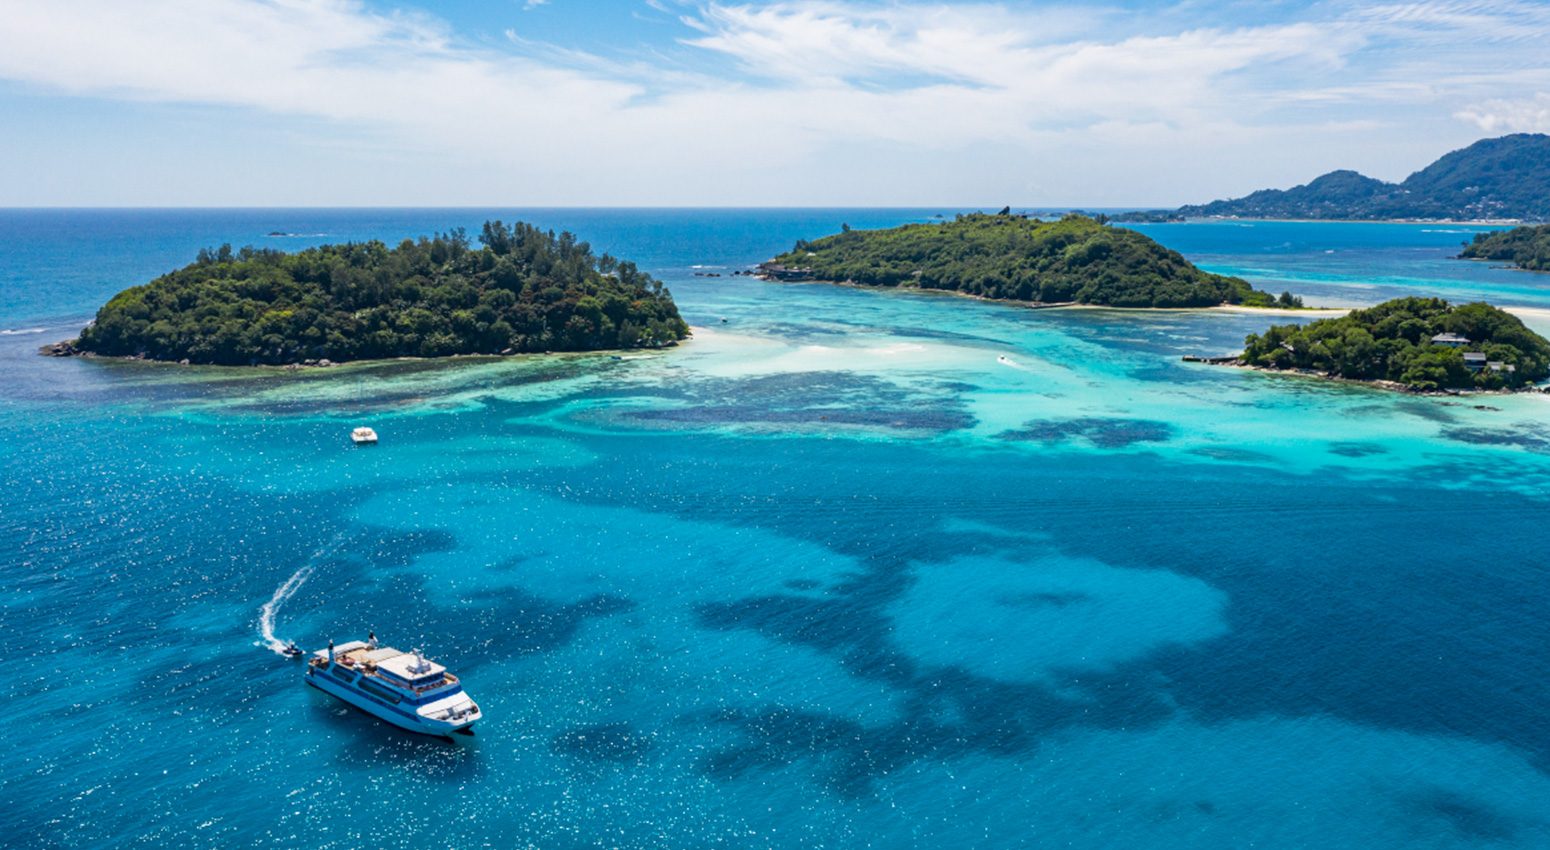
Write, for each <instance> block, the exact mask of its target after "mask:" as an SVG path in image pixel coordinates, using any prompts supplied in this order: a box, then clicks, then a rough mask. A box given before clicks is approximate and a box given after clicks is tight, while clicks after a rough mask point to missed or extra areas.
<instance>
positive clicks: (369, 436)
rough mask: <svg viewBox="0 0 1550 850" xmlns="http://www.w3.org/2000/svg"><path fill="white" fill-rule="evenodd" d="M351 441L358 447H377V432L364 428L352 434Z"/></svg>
mask: <svg viewBox="0 0 1550 850" xmlns="http://www.w3.org/2000/svg"><path fill="white" fill-rule="evenodd" d="M350 441H351V442H353V443H355V444H356V445H357V446H375V445H376V444H377V432H376V431H373V430H371V429H370V428H367V427H364V426H362V427H360V428H356V429H355V430H354V431H351V432H350Z"/></svg>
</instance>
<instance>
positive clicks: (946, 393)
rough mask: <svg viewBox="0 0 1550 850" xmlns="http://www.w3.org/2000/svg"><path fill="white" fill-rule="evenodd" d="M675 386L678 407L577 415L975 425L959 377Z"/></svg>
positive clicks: (931, 428)
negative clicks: (916, 381) (906, 382)
mask: <svg viewBox="0 0 1550 850" xmlns="http://www.w3.org/2000/svg"><path fill="white" fill-rule="evenodd" d="M677 389H678V391H679V392H680V393H681V394H682V395H681V396H680V398H681V399H682V400H683V401H684V402H685V404H684V405H683V406H679V407H647V408H642V407H617V408H598V409H593V410H589V411H586V412H585V413H584V414H580V415H582V416H585V417H587V418H589V419H600V420H602V421H603V422H605V423H610V422H613V423H620V422H622V423H627V424H635V425H637V426H639V425H647V426H657V427H660V426H662V425H696V426H701V425H711V426H714V425H725V424H731V425H765V426H769V427H772V428H777V429H781V430H785V429H790V428H792V427H796V428H814V427H816V428H824V427H835V426H839V427H860V428H887V429H893V430H898V431H917V432H927V433H943V432H947V431H954V430H959V429H962V428H969V427H972V426H973V425H974V422H975V419H974V417H973V416H972V415H971V414H970V413H969V412H968V409H967V407H966V406H965V404H964V402H963V401H962V393H963V390H964V389H965V386H964V385H963V384H962V383H960V382H934V383H928V384H926V385H924V386H923V387H920V388H911V387H905V386H901V385H899V384H895V383H892V382H889V381H886V380H883V379H881V378H875V377H871V376H866V375H855V374H852V373H848V372H832V371H830V372H789V373H780V374H775V375H760V376H756V377H751V378H742V379H711V380H701V381H696V382H693V383H690V384H685V385H682V386H680V387H678V388H677Z"/></svg>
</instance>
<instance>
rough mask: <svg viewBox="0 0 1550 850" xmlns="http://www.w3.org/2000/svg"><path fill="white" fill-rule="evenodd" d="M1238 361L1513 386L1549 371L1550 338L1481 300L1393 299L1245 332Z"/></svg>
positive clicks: (1432, 386)
mask: <svg viewBox="0 0 1550 850" xmlns="http://www.w3.org/2000/svg"><path fill="white" fill-rule="evenodd" d="M1239 362H1241V363H1242V364H1244V365H1248V366H1257V367H1261V368H1265V369H1286V370H1304V371H1311V372H1317V373H1320V374H1324V375H1327V376H1330V377H1339V378H1350V379H1355V380H1363V381H1381V382H1389V383H1392V384H1395V385H1401V386H1403V387H1405V388H1407V389H1411V390H1415V391H1421V392H1431V391H1437V390H1463V389H1486V390H1494V389H1516V388H1519V387H1522V386H1524V385H1526V384H1530V383H1533V382H1535V381H1542V380H1544V379H1545V378H1546V377H1547V376H1550V341H1547V340H1546V339H1545V338H1544V337H1542V336H1540V335H1539V334H1537V333H1534V332H1533V331H1531V330H1529V329H1528V328H1527V327H1524V325H1523V322H1522V321H1520V320H1519V319H1518V317H1516V316H1514V315H1512V314H1510V313H1508V312H1506V311H1505V310H1501V309H1498V308H1496V307H1492V306H1491V305H1489V304H1485V303H1483V302H1476V303H1473V304H1460V305H1457V306H1454V305H1450V304H1449V303H1448V302H1446V301H1444V300H1442V299H1440V298H1417V297H1411V298H1396V299H1394V300H1392V301H1385V302H1383V303H1382V304H1379V305H1377V306H1375V307H1369V308H1367V309H1364V310H1353V311H1351V312H1350V313H1349V314H1347V315H1345V316H1341V317H1339V318H1335V319H1319V320H1317V321H1313V322H1309V323H1308V324H1306V325H1301V326H1299V325H1276V326H1274V327H1271V328H1270V329H1269V330H1267V331H1265V332H1264V333H1263V334H1250V335H1249V337H1248V338H1247V339H1245V340H1244V343H1243V354H1242V356H1241V357H1240V358H1239Z"/></svg>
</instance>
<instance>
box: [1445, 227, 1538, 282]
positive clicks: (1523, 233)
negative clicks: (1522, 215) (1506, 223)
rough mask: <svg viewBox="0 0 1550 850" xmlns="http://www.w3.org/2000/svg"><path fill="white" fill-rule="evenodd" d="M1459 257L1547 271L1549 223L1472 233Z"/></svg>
mask: <svg viewBox="0 0 1550 850" xmlns="http://www.w3.org/2000/svg"><path fill="white" fill-rule="evenodd" d="M1459 256H1460V257H1464V258H1466V259H1471V260H1505V261H1507V262H1510V263H1512V264H1513V265H1515V266H1517V267H1518V268H1520V269H1528V270H1529V271H1536V272H1550V224H1542V225H1540V226H1538V227H1515V228H1513V229H1511V230H1497V231H1493V232H1490V233H1477V234H1475V241H1473V242H1471V243H1469V244H1468V245H1466V246H1464V251H1463V253H1461V254H1459Z"/></svg>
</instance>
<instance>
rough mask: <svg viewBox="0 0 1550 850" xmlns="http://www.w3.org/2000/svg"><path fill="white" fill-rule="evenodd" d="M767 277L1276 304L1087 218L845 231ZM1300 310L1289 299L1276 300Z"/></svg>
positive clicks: (1046, 296) (1093, 300)
mask: <svg viewBox="0 0 1550 850" xmlns="http://www.w3.org/2000/svg"><path fill="white" fill-rule="evenodd" d="M763 270H764V272H765V273H766V274H767V275H769V276H771V277H778V278H781V279H812V280H827V281H838V282H846V283H857V284H863V285H867V286H903V287H919V288H921V289H940V290H949V291H953V292H962V293H966V294H969V295H977V296H981V297H984V298H996V299H1006V300H1013V301H1030V302H1039V303H1069V302H1077V303H1082V304H1105V305H1111V306H1115V307H1207V306H1214V305H1218V304H1249V305H1259V306H1269V305H1271V304H1275V303H1278V302H1277V299H1276V298H1275V297H1274V296H1272V295H1270V294H1269V293H1266V292H1259V291H1256V290H1255V289H1254V288H1253V287H1251V286H1249V284H1248V283H1247V282H1246V281H1244V280H1241V279H1239V278H1235V277H1224V276H1222V275H1215V274H1210V273H1207V272H1203V271H1201V270H1200V269H1198V268H1196V267H1195V266H1194V265H1193V264H1191V263H1190V262H1189V261H1188V260H1186V259H1184V257H1183V256H1181V255H1180V254H1179V253H1178V252H1177V251H1171V250H1169V249H1167V248H1164V247H1163V246H1162V245H1159V244H1158V243H1157V242H1155V241H1153V240H1152V239H1150V238H1148V237H1147V236H1144V235H1142V234H1140V233H1137V232H1135V231H1133V230H1125V229H1122V228H1116V227H1108V226H1106V225H1104V224H1102V223H1100V222H1098V221H1096V220H1094V219H1091V218H1087V217H1085V216H1079V215H1071V216H1067V217H1065V218H1062V219H1060V220H1059V221H1050V222H1046V221H1040V220H1038V219H1026V218H1022V217H1019V216H1012V215H1006V214H1001V215H985V214H979V213H976V214H973V215H962V216H959V217H958V218H957V219H955V220H953V221H948V222H942V223H938V224H907V225H904V226H902V227H895V228H891V229H888V230H870V231H862V230H850V229H848V228H847V229H846V230H845V231H844V232H841V233H837V234H835V235H833V236H826V237H824V238H822V239H818V240H815V241H813V242H806V241H803V242H798V243H797V244H796V247H794V248H793V249H792V250H791V251H788V252H786V253H784V254H781V255H780V256H778V257H776V258H775V259H774V260H772V261H771V262H769V263H766V264H764V266H763ZM1279 303H1281V304H1283V305H1284V306H1300V304H1301V302H1300V301H1298V300H1297V299H1295V298H1293V297H1292V296H1291V295H1290V294H1286V295H1283V296H1282V299H1281V301H1280V302H1279Z"/></svg>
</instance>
